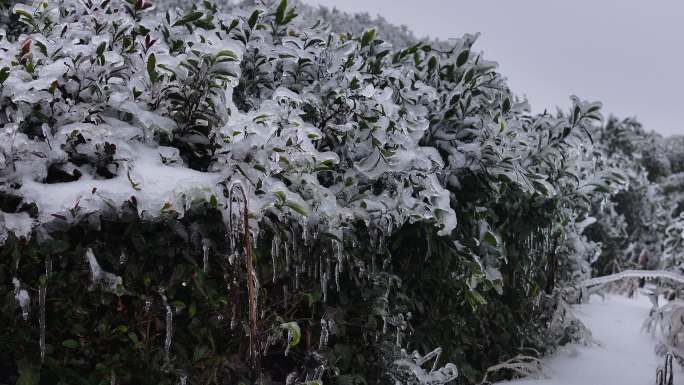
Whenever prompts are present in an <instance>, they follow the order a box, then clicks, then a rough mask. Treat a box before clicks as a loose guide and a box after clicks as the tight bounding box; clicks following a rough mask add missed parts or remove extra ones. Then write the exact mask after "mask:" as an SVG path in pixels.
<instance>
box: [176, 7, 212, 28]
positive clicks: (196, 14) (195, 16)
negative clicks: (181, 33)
mask: <svg viewBox="0 0 684 385" xmlns="http://www.w3.org/2000/svg"><path fill="white" fill-rule="evenodd" d="M202 16H204V13H202V12H200V11H192V12H190V13H188V14H187V15H185V16H183V17H181V18H180V19H178V20H176V22H175V23H173V25H172V27H177V26H182V25H186V24H188V23H192V22H193V21H195V20H199V18H201V17H202Z"/></svg>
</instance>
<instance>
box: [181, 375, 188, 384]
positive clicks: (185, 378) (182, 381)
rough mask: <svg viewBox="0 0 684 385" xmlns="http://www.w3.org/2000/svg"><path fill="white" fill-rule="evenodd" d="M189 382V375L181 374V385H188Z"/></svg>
mask: <svg viewBox="0 0 684 385" xmlns="http://www.w3.org/2000/svg"><path fill="white" fill-rule="evenodd" d="M187 383H188V376H187V375H186V374H183V375H181V376H180V385H186V384H187Z"/></svg>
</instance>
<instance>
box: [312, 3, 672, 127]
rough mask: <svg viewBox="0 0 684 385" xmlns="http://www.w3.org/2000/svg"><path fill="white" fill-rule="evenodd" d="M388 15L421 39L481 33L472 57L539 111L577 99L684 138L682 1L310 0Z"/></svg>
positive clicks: (339, 7)
mask: <svg viewBox="0 0 684 385" xmlns="http://www.w3.org/2000/svg"><path fill="white" fill-rule="evenodd" d="M303 1H304V2H306V3H309V4H314V5H316V4H320V5H325V6H328V7H337V8H338V9H341V10H344V11H347V12H368V13H370V14H371V15H378V14H379V15H382V16H383V17H384V18H385V19H387V20H388V21H390V22H392V23H394V24H404V25H407V26H408V27H409V28H410V29H411V30H413V31H414V32H415V34H416V35H417V36H419V37H423V36H433V37H438V38H441V39H448V38H451V37H460V36H461V35H462V34H464V33H474V32H481V33H482V35H481V36H480V39H479V40H478V42H477V43H476V44H475V47H474V50H476V51H484V52H485V57H486V58H488V59H490V60H494V61H497V62H498V63H499V65H500V67H499V69H500V71H501V72H502V73H503V74H504V75H505V76H506V77H507V78H508V83H509V85H510V86H511V89H512V90H513V91H514V92H515V93H517V94H519V95H526V96H527V97H528V99H529V101H530V103H531V104H532V109H533V110H534V111H543V110H544V109H545V108H549V109H550V110H555V106H561V107H562V108H563V109H567V108H569V106H570V101H569V96H570V95H572V94H576V95H577V96H579V97H580V98H581V99H585V100H591V101H601V102H603V105H604V114H605V115H607V114H608V113H609V112H612V113H614V114H615V115H617V116H618V117H629V116H636V117H637V118H638V119H639V120H640V121H641V122H642V123H643V124H644V127H645V128H646V129H648V130H655V131H658V132H660V133H662V134H665V135H668V134H684V123H682V119H681V118H680V116H681V113H682V112H683V110H684V44H683V43H684V1H682V0H652V1H647V0H572V1H549V0H515V1H508V0H499V1H495V0H468V1H462V0H303Z"/></svg>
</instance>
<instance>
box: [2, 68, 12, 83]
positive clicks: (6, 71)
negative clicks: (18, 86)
mask: <svg viewBox="0 0 684 385" xmlns="http://www.w3.org/2000/svg"><path fill="white" fill-rule="evenodd" d="M9 73H10V68H9V67H2V69H0V84H3V83H5V80H7V78H8V77H9Z"/></svg>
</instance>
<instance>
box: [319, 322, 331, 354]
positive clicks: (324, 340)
mask: <svg viewBox="0 0 684 385" xmlns="http://www.w3.org/2000/svg"><path fill="white" fill-rule="evenodd" d="M329 337H330V330H328V322H327V321H326V320H325V318H321V338H320V339H319V340H318V349H319V350H320V349H323V347H324V346H327V345H328V339H329Z"/></svg>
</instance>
